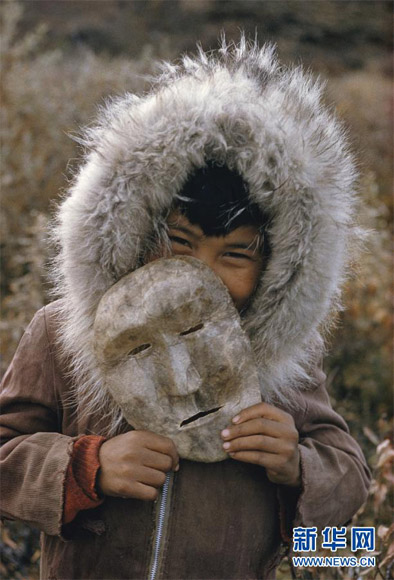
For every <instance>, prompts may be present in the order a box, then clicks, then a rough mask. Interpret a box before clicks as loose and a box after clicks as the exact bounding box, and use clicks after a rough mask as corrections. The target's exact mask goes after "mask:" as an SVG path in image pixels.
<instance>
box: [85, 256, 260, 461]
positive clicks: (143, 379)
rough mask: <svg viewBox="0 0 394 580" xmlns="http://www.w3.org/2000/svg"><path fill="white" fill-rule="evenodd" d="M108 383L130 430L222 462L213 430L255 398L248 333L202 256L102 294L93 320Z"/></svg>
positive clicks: (165, 262) (155, 265)
mask: <svg viewBox="0 0 394 580" xmlns="http://www.w3.org/2000/svg"><path fill="white" fill-rule="evenodd" d="M94 333H95V334H94V337H95V338H94V341H95V352H96V355H97V359H98V361H99V364H100V367H101V371H102V376H103V379H104V383H105V387H106V388H107V389H108V391H109V392H110V393H111V395H112V397H113V398H114V400H115V401H116V403H117V404H118V405H119V407H120V408H121V409H122V412H123V415H124V417H125V418H126V420H127V421H128V422H129V423H130V425H132V426H133V427H134V428H135V429H148V430H150V431H154V432H155V433H159V434H161V435H165V436H167V437H170V438H171V439H173V441H174V442H175V445H176V447H177V449H178V452H179V454H180V456H181V457H183V458H186V459H191V460H195V461H205V462H211V461H220V460H222V459H226V458H227V457H228V456H227V454H226V453H225V452H224V451H223V449H222V441H221V438H220V431H221V430H222V429H224V428H225V427H226V426H228V425H229V423H230V422H231V419H232V417H234V416H235V415H236V414H237V413H238V412H239V411H241V410H242V409H244V408H245V407H248V406H250V405H253V404H255V403H258V402H260V401H261V395H260V389H259V384H258V378H257V369H256V366H255V363H254V360H253V355H252V352H251V346H250V342H249V339H248V338H247V337H246V335H245V333H244V332H243V330H242V328H241V325H240V318H239V315H238V312H237V310H236V308H235V307H234V305H233V302H232V299H231V297H230V295H229V293H228V290H227V288H226V287H225V286H224V284H223V283H222V282H221V280H220V279H219V278H218V277H217V276H216V275H215V273H214V272H213V271H212V270H211V269H210V268H209V267H208V266H206V265H205V264H204V263H203V262H201V261H199V260H196V259H195V258H190V257H184V256H182V257H174V258H169V259H160V260H156V261H153V262H150V263H149V264H147V265H146V266H143V267H142V268H139V269H138V270H136V271H135V272H133V273H131V274H128V275H127V276H125V277H124V278H122V279H121V280H120V281H119V282H117V284H115V285H114V286H113V287H112V288H110V289H109V290H108V292H107V293H106V294H105V295H104V296H103V298H102V300H101V302H100V304H99V307H98V310H97V314H96V320H95V327H94Z"/></svg>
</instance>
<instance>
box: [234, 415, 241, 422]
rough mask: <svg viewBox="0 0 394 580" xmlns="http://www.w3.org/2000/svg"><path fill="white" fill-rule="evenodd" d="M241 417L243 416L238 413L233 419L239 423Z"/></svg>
mask: <svg viewBox="0 0 394 580" xmlns="http://www.w3.org/2000/svg"><path fill="white" fill-rule="evenodd" d="M240 418H241V417H240V416H239V415H236V416H235V417H234V419H233V423H238V421H239V420H240Z"/></svg>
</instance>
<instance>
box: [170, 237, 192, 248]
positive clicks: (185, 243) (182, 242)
mask: <svg viewBox="0 0 394 580" xmlns="http://www.w3.org/2000/svg"><path fill="white" fill-rule="evenodd" d="M169 238H170V240H171V242H173V243H175V244H180V245H181V246H185V247H186V248H191V247H192V245H191V243H190V242H189V240H187V239H186V238H180V237H179V236H169Z"/></svg>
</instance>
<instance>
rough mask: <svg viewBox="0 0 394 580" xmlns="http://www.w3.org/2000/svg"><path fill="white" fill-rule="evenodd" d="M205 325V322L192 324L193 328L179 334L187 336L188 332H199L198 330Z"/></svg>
mask: <svg viewBox="0 0 394 580" xmlns="http://www.w3.org/2000/svg"><path fill="white" fill-rule="evenodd" d="M203 326H204V325H203V323H202V322H200V324H196V326H192V327H191V328H188V329H187V330H184V331H183V332H180V333H179V336H186V335H187V334H192V332H197V330H201V328H203Z"/></svg>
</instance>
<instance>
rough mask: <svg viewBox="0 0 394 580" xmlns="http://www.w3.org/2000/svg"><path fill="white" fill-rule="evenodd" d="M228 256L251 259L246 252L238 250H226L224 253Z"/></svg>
mask: <svg viewBox="0 0 394 580" xmlns="http://www.w3.org/2000/svg"><path fill="white" fill-rule="evenodd" d="M224 255H225V256H226V257H228V258H235V259H237V260H240V259H244V260H252V258H251V256H249V255H248V254H241V253H239V252H226V253H225V254H224Z"/></svg>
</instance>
